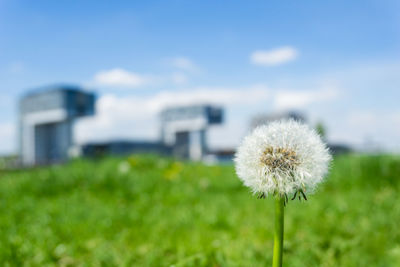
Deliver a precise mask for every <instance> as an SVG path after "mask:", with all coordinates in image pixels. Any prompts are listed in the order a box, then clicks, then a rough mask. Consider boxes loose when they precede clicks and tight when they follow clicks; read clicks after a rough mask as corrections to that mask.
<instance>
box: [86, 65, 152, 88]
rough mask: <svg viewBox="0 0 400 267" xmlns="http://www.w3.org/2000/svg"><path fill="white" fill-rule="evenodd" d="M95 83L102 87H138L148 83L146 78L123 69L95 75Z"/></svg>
mask: <svg viewBox="0 0 400 267" xmlns="http://www.w3.org/2000/svg"><path fill="white" fill-rule="evenodd" d="M93 81H94V83H95V84H96V85H100V86H117V87H130V88H131V87H138V86H141V85H143V84H145V83H146V78H145V77H144V76H143V75H140V74H138V73H135V72H130V71H127V70H125V69H122V68H115V69H111V70H104V71H100V72H98V73H97V74H95V76H94V79H93Z"/></svg>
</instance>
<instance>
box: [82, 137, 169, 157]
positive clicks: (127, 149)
mask: <svg viewBox="0 0 400 267" xmlns="http://www.w3.org/2000/svg"><path fill="white" fill-rule="evenodd" d="M81 149H82V152H81V154H82V155H83V156H88V157H102V156H106V155H116V156H120V155H130V154H135V153H150V154H160V155H171V150H172V149H171V147H169V146H166V145H164V144H163V143H161V142H151V141H137V140H135V141H133V140H112V141H106V142H95V143H88V144H85V145H83V146H82V148H81Z"/></svg>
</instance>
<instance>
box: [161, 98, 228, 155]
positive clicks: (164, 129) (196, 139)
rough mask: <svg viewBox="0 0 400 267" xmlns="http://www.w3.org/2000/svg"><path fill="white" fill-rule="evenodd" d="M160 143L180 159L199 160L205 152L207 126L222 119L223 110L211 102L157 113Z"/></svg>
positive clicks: (171, 108) (206, 149) (218, 122)
mask: <svg viewBox="0 0 400 267" xmlns="http://www.w3.org/2000/svg"><path fill="white" fill-rule="evenodd" d="M160 119H161V142H162V143H163V144H164V145H165V146H169V147H172V154H173V155H174V156H176V157H179V158H187V159H191V160H201V159H202V158H203V156H204V155H205V154H206V153H207V151H208V148H207V133H206V132H207V129H208V128H209V127H210V126H212V125H216V124H221V123H222V122H223V109H222V108H221V107H216V106H212V105H192V106H182V107H170V108H166V109H164V110H163V111H162V112H161V114H160Z"/></svg>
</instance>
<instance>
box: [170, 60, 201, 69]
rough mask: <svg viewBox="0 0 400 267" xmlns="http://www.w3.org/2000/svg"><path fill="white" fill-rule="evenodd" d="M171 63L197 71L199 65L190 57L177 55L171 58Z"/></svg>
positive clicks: (174, 65)
mask: <svg viewBox="0 0 400 267" xmlns="http://www.w3.org/2000/svg"><path fill="white" fill-rule="evenodd" d="M170 62H171V65H172V66H173V67H174V68H178V69H181V70H185V71H196V70H198V66H197V65H196V64H195V63H194V62H193V61H192V60H191V59H190V58H188V57H175V58H172V59H171V61H170Z"/></svg>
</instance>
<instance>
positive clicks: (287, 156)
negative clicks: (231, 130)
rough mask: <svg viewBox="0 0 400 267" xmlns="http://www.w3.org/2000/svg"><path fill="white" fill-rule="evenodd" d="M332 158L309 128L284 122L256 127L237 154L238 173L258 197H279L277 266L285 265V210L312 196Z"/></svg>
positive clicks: (277, 206) (275, 253)
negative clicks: (283, 260)
mask: <svg viewBox="0 0 400 267" xmlns="http://www.w3.org/2000/svg"><path fill="white" fill-rule="evenodd" d="M330 160H331V155H330V154H329V152H328V149H327V148H326V146H325V144H324V143H323V142H322V140H321V138H320V136H319V135H318V134H317V133H316V132H315V131H314V130H311V129H310V128H309V127H308V126H306V125H304V124H301V123H299V122H296V121H294V120H283V121H278V122H273V123H270V124H269V125H265V126H260V127H258V128H256V129H255V130H254V131H253V132H252V133H251V134H250V135H249V136H247V137H246V138H245V139H244V141H243V143H242V144H241V145H240V146H239V148H238V151H237V153H236V155H235V166H236V173H237V175H238V176H239V178H240V179H241V180H242V181H243V183H244V185H246V186H248V187H250V188H251V190H252V191H253V193H254V194H257V195H258V198H265V197H266V196H268V195H269V194H272V195H274V196H275V232H274V254H273V260H272V266H273V267H281V266H282V252H283V224H284V223H283V221H284V207H285V206H286V204H287V202H288V194H293V197H292V198H291V200H294V199H296V196H297V197H298V199H299V200H301V197H303V199H304V200H307V196H306V194H305V192H307V194H308V193H310V192H311V193H312V192H313V191H314V190H315V188H316V186H317V184H319V183H320V182H321V181H322V180H323V178H324V176H325V175H326V174H327V172H328V167H329V162H330Z"/></svg>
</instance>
